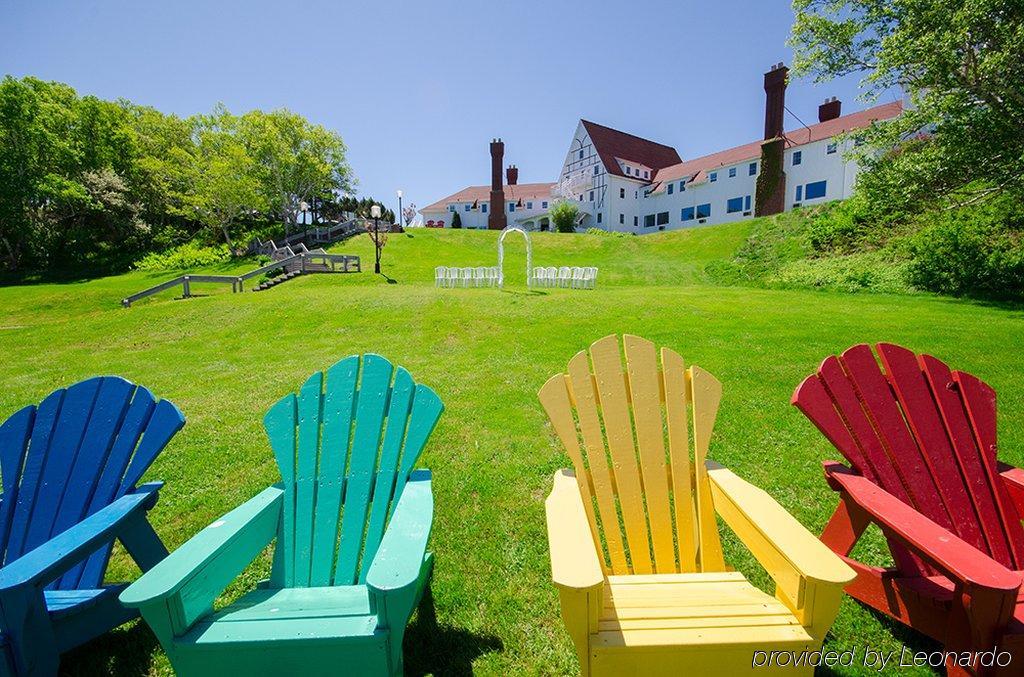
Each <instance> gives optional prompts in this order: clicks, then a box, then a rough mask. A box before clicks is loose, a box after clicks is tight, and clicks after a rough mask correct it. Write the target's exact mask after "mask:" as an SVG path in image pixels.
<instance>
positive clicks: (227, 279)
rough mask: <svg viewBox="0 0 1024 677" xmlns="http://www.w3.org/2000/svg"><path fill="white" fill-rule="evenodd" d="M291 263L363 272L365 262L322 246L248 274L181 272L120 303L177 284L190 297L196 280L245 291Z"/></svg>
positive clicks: (316, 270) (305, 269)
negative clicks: (256, 280)
mask: <svg viewBox="0 0 1024 677" xmlns="http://www.w3.org/2000/svg"><path fill="white" fill-rule="evenodd" d="M296 264H297V266H296ZM289 266H291V267H293V268H294V269H295V270H297V271H299V272H302V273H324V272H329V273H337V272H342V273H352V272H356V273H361V272H362V271H363V268H362V264H361V262H360V260H359V257H358V256H353V255H351V254H328V253H327V252H325V251H324V250H322V249H315V250H313V251H305V252H303V253H301V254H294V255H292V256H289V257H287V258H284V259H281V260H279V261H272V262H271V263H268V264H267V265H265V266H261V267H259V268H255V269H253V270H250V271H248V272H246V273H242V274H241V275H181V276H179V277H176V278H174V279H173V280H167V281H166V282H161V283H160V284H158V285H155V286H153V287H150V288H149V289H143V290H142V291H140V292H137V293H135V294H132V295H131V296H128V297H126V298H123V299H121V305H122V306H124V307H125V308H130V307H131V305H132V304H133V303H135V302H136V301H138V300H139V299H143V298H146V297H147V296H152V295H153V294H159V293H160V292H162V291H164V290H166V289H170V288H172V287H176V286H178V285H181V297H182V298H186V299H187V298H191V297H192V283H193V282H222V283H225V284H230V285H231V293H232V294H234V293H238V292H242V291H244V288H243V285H242V283H243V282H245V281H246V280H248V279H250V278H253V277H256V276H257V275H263V274H264V273H269V272H270V271H272V270H277V269H278V268H285V269H288V268H289ZM314 266H320V267H321V268H329V269H330V270H321V269H320V268H316V267H314Z"/></svg>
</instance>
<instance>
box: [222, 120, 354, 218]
mask: <svg viewBox="0 0 1024 677" xmlns="http://www.w3.org/2000/svg"><path fill="white" fill-rule="evenodd" d="M238 135H239V137H240V139H241V142H242V144H243V145H244V146H245V148H246V151H247V153H248V154H249V155H250V156H252V158H253V160H254V161H255V163H256V167H257V171H256V176H257V178H258V180H259V182H260V190H261V192H262V193H263V198H264V201H265V203H266V205H267V208H268V209H269V211H270V212H271V213H272V214H273V215H275V216H276V217H277V218H279V219H281V220H282V221H285V222H286V223H288V224H290V225H291V226H294V225H295V224H296V223H297V222H298V217H299V211H300V209H299V206H300V205H301V204H302V203H303V202H306V203H308V204H312V203H314V201H315V200H316V198H317V197H318V196H320V195H323V194H325V193H328V192H330V191H340V192H347V191H349V190H351V188H352V170H351V168H350V167H349V165H348V162H347V160H346V157H345V153H346V148H345V144H344V142H343V141H342V140H341V137H340V136H339V135H338V134H337V133H336V132H332V131H330V130H328V129H326V128H324V127H322V126H321V125H315V124H312V123H311V122H309V121H308V120H306V118H304V117H302V116H301V115H299V114H297V113H293V112H291V111H289V110H285V109H281V110H276V111H272V112H270V113H266V112H263V111H259V110H254V111H250V112H249V113H246V114H245V115H242V116H241V118H240V119H239V121H238Z"/></svg>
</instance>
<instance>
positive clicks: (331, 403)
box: [309, 355, 359, 587]
mask: <svg viewBox="0 0 1024 677" xmlns="http://www.w3.org/2000/svg"><path fill="white" fill-rule="evenodd" d="M358 377H359V356H357V355H353V356H351V357H347V358H345V359H343V360H341V361H340V362H338V363H337V364H335V365H334V366H333V367H331V368H330V369H328V370H327V383H326V384H325V385H324V400H323V401H324V403H323V412H322V414H321V417H320V420H321V432H320V435H321V439H320V463H319V468H318V470H317V480H316V499H317V500H316V508H315V512H314V515H313V519H314V520H315V522H314V525H313V526H312V529H313V551H312V558H313V559H312V562H311V564H310V581H309V584H310V585H311V586H314V587H322V586H328V585H331V583H332V581H333V578H334V555H335V551H336V549H337V546H338V529H339V527H340V524H339V521H338V515H339V514H340V510H341V497H342V495H343V493H344V491H345V463H346V461H347V460H348V458H347V456H348V447H349V435H350V431H351V430H352V417H353V416H354V415H355V404H356V385H357V383H358ZM311 455H312V456H313V459H314V460H315V459H316V450H315V449H314V450H313V451H312V454H311Z"/></svg>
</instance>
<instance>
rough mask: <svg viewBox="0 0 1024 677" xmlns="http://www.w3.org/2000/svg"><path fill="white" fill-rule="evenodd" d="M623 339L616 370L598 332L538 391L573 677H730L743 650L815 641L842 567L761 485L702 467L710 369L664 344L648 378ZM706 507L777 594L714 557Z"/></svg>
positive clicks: (610, 342)
mask: <svg viewBox="0 0 1024 677" xmlns="http://www.w3.org/2000/svg"><path fill="white" fill-rule="evenodd" d="M624 344H625V369H623V361H622V357H621V355H622V351H621V350H620V347H619V341H618V339H617V337H615V336H608V337H605V338H603V339H601V340H600V341H597V342H596V343H594V344H593V345H592V346H591V347H590V351H589V355H588V354H587V352H586V351H583V352H580V353H578V354H577V355H576V356H575V357H573V358H572V360H570V361H569V368H568V373H567V374H558V375H556V376H554V377H552V378H551V379H550V380H549V381H548V382H547V383H545V384H544V387H543V388H541V391H540V401H541V403H542V404H543V405H544V408H545V410H546V411H547V413H548V416H549V417H550V419H551V423H552V425H553V426H554V429H555V432H556V434H557V435H558V437H559V439H560V440H561V442H562V444H563V445H564V446H565V449H566V451H567V452H568V454H569V456H570V458H572V462H573V466H574V467H575V471H573V470H561V471H559V472H558V473H557V474H556V475H555V482H554V489H553V490H552V492H551V495H550V496H549V497H548V499H547V504H546V508H547V525H548V540H549V544H550V549H551V570H552V577H553V579H554V582H555V586H556V587H557V588H558V592H559V597H560V598H561V604H562V617H563V619H564V620H565V624H566V627H567V629H568V630H569V635H570V636H571V637H572V641H573V643H574V644H575V645H576V652H577V654H578V656H579V661H580V667H581V672H582V673H583V674H584V675H591V674H593V675H634V674H635V675H641V674H642V675H644V676H645V677H650V676H652V675H669V674H672V675H677V674H680V671H681V670H683V669H684V668H685V669H686V671H687V672H688V673H689V674H701V673H702V671H709V674H710V671H715V674H734V673H736V672H743V671H747V670H752V669H753V668H754V667H755V666H756V665H757V663H758V662H761V663H763V662H765V661H766V660H768V658H767V657H766V656H765V655H762V654H755V652H769V651H773V650H774V651H783V652H796V653H795V656H794V658H798V657H799V655H800V652H803V651H807V652H811V651H814V650H816V649H818V648H820V647H821V643H822V640H823V639H824V636H825V633H826V632H827V631H828V628H829V627H830V626H831V625H832V621H833V620H834V619H835V615H836V613H837V611H838V609H839V601H840V598H841V597H842V594H843V585H844V584H845V583H847V582H848V581H850V580H851V579H852V578H853V575H854V574H853V571H852V570H851V569H850V568H849V567H848V566H846V564H844V563H843V562H842V561H841V560H840V559H839V558H838V557H836V556H835V555H834V554H833V553H832V551H831V550H829V549H828V548H827V547H825V546H824V545H823V544H822V543H821V542H820V541H819V540H818V539H817V538H815V537H814V536H813V535H812V534H811V533H810V532H808V531H807V530H806V529H805V528H804V527H803V526H801V524H800V523H799V522H797V521H796V519H794V518H793V517H792V516H791V515H790V514H789V513H787V512H786V511H785V510H784V509H783V508H782V507H781V506H780V505H779V504H778V503H776V502H775V501H774V500H773V499H772V498H771V497H770V496H768V494H766V493H765V492H764V491H762V490H760V489H758V488H757V487H754V486H752V485H750V484H748V483H747V482H745V481H744V480H742V479H740V478H739V477H737V476H736V475H734V474H733V473H732V472H730V471H729V470H727V469H725V468H723V467H721V466H718V465H716V464H714V463H711V462H708V461H706V458H707V453H708V443H709V440H710V438H711V431H712V428H713V427H714V423H715V417H716V415H717V413H718V405H719V402H720V400H721V393H722V386H721V384H720V383H719V382H718V381H717V380H716V379H715V378H714V377H713V376H712V375H711V374H709V373H708V372H706V371H704V370H703V369H701V368H700V367H695V366H691V367H690V368H689V369H686V368H685V367H684V365H683V360H682V358H680V357H679V355H678V354H676V353H675V352H673V351H671V350H668V349H666V348H662V350H661V367H660V369H659V365H658V355H657V351H656V350H655V346H654V344H653V343H651V342H650V341H647V340H645V339H642V338H638V337H636V336H626V337H625V339H624ZM688 405H689V409H690V410H691V412H692V440H693V451H694V454H693V455H694V461H693V462H692V463H691V461H690V440H691V431H690V430H689V429H688V426H687V418H688V416H687V409H688ZM634 432H635V437H634ZM666 438H667V445H666ZM666 446H667V449H666ZM715 511H717V512H718V514H719V515H720V516H721V517H722V519H723V520H724V521H725V523H726V524H728V525H729V527H730V528H731V529H732V530H733V531H734V532H735V533H736V535H737V536H739V538H740V539H741V540H742V541H743V543H744V544H745V545H746V546H747V548H749V549H750V551H751V552H752V554H753V555H754V557H755V558H756V559H757V560H758V562H760V563H761V565H762V566H763V567H764V568H765V569H766V570H767V572H768V574H769V575H770V576H771V577H772V579H774V581H775V585H776V587H775V597H771V596H770V595H767V594H765V593H764V592H762V591H760V590H758V589H757V588H755V587H753V586H752V585H751V584H750V583H748V582H747V580H746V579H745V578H744V577H743V575H742V574H740V573H738V572H736V571H733V570H731V569H730V567H728V566H727V565H726V564H725V562H724V561H723V558H722V545H721V542H720V540H719V536H718V528H717V524H716V521H715ZM787 660H788V659H787V658H781V659H778V658H777V659H776V661H777V662H778V663H781V662H783V661H787ZM812 660H813V659H812ZM797 671H799V672H804V673H806V674H811V673H812V672H813V668H812V667H808V666H807V665H804V666H801V667H799V668H797Z"/></svg>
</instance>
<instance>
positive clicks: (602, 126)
mask: <svg viewBox="0 0 1024 677" xmlns="http://www.w3.org/2000/svg"><path fill="white" fill-rule="evenodd" d="M580 122H582V123H583V124H584V125H594V126H595V127H600V128H601V129H607V130H608V131H610V132H615V133H616V134H622V135H623V136H628V137H631V138H634V139H636V140H637V141H643V142H645V143H653V144H654V145H655V146H661V147H662V148H668V149H669V150H676V148H675V146H670V145H668V144H667V143H661V142H660V141H654V140H652V139H648V138H646V137H643V136H638V135H636V134H631V133H629V132H624V131H622V130H621V129H615V128H614V127H609V126H608V125H602V124H601V123H600V122H593V121H591V120H586V119H584V118H580ZM676 152H678V151H676ZM626 159H632V158H626Z"/></svg>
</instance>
